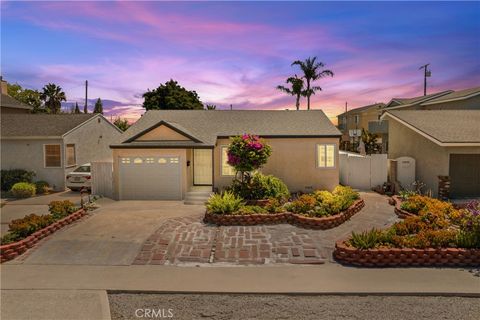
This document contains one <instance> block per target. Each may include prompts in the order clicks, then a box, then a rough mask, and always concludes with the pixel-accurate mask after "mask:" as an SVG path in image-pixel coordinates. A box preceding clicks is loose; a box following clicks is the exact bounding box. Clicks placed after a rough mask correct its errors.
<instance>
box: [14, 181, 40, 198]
mask: <svg viewBox="0 0 480 320" xmlns="http://www.w3.org/2000/svg"><path fill="white" fill-rule="evenodd" d="M11 192H12V195H13V196H14V197H15V198H29V197H33V196H34V195H35V185H34V184H32V183H29V182H17V183H15V184H14V185H13V187H12V190H11Z"/></svg>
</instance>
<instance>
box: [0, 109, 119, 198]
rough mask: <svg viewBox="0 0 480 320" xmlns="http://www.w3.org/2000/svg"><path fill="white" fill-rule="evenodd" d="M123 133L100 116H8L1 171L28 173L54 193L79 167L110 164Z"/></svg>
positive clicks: (5, 117) (3, 131)
mask: <svg viewBox="0 0 480 320" xmlns="http://www.w3.org/2000/svg"><path fill="white" fill-rule="evenodd" d="M120 135H121V131H120V130H119V129H118V128H117V127H115V126H114V125H113V124H111V123H110V122H109V121H108V120H107V119H105V118H104V117H103V116H102V115H100V114H58V115H50V114H48V115H47V114H5V115H2V117H1V151H2V152H1V160H2V162H1V168H2V169H25V170H31V171H34V172H35V173H36V177H35V179H36V180H45V181H47V182H48V183H49V184H50V185H51V186H52V187H53V188H54V189H55V190H64V189H65V175H66V173H68V172H69V171H71V170H73V169H74V168H75V167H76V166H78V165H81V164H84V163H88V162H91V161H95V160H106V159H108V160H110V161H111V159H112V152H111V150H110V148H109V145H110V144H111V143H112V142H114V141H115V139H118V137H119V136H120Z"/></svg>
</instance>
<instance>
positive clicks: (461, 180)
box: [450, 154, 480, 197]
mask: <svg viewBox="0 0 480 320" xmlns="http://www.w3.org/2000/svg"><path fill="white" fill-rule="evenodd" d="M450 179H451V184H450V195H451V196H452V197H478V196H480V154H451V155H450Z"/></svg>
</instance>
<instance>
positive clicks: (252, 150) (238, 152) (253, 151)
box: [227, 134, 272, 175]
mask: <svg viewBox="0 0 480 320" xmlns="http://www.w3.org/2000/svg"><path fill="white" fill-rule="evenodd" d="M271 153H272V148H271V147H270V146H269V145H268V144H266V143H265V141H264V140H263V139H260V138H259V137H258V136H255V135H251V134H244V135H242V136H236V137H233V138H231V143H230V145H229V147H228V152H227V155H228V161H227V162H228V164H229V165H231V166H233V167H234V168H235V170H236V171H237V172H242V175H243V173H245V172H250V171H253V170H256V169H258V168H260V167H261V166H263V165H264V164H265V163H267V160H268V157H270V155H271Z"/></svg>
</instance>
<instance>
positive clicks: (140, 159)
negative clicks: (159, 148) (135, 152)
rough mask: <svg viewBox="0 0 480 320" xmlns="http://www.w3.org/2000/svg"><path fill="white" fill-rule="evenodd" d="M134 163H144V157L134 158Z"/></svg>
mask: <svg viewBox="0 0 480 320" xmlns="http://www.w3.org/2000/svg"><path fill="white" fill-rule="evenodd" d="M133 163H134V164H142V163H143V159H142V158H135V159H133Z"/></svg>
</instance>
